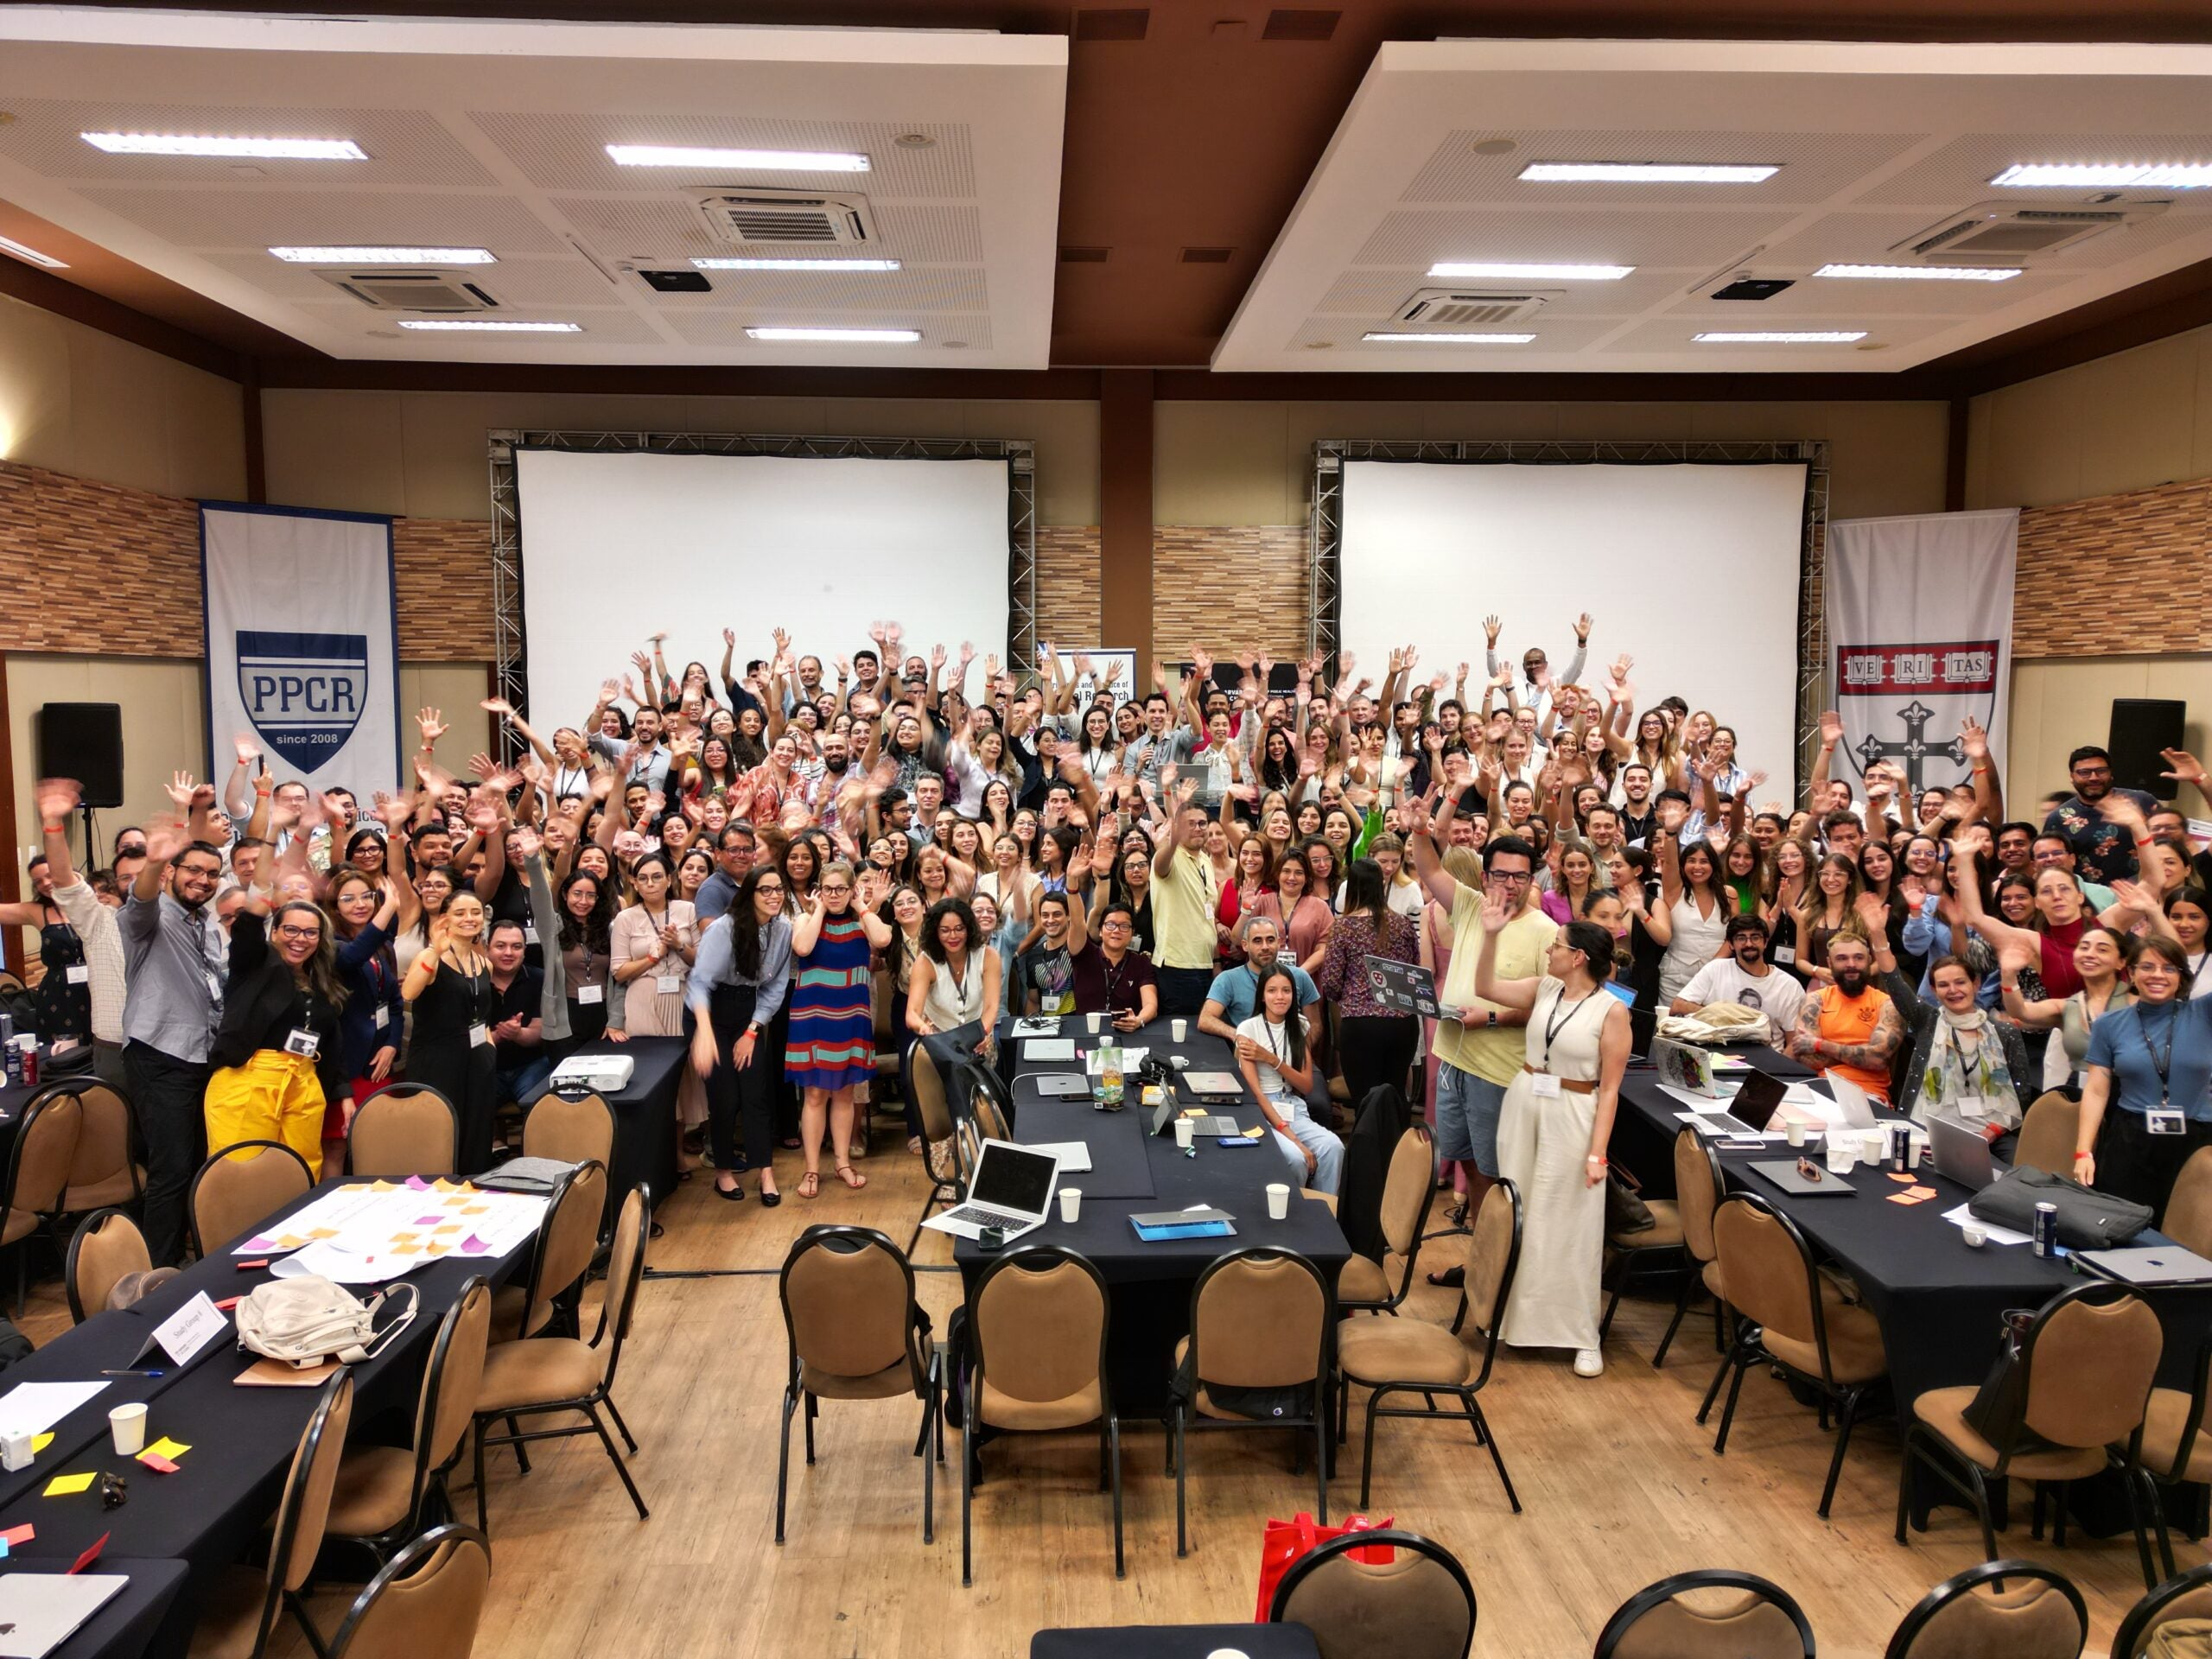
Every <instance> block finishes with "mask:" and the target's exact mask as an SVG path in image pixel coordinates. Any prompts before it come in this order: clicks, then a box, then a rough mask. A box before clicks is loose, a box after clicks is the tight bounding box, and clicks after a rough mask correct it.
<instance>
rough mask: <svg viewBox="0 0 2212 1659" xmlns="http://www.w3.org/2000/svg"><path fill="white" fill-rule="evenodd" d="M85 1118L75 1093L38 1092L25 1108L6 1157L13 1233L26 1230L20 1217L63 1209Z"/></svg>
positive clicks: (45, 1214)
mask: <svg viewBox="0 0 2212 1659" xmlns="http://www.w3.org/2000/svg"><path fill="white" fill-rule="evenodd" d="M84 1121H85V1113H84V1108H83V1106H82V1104H81V1103H79V1101H78V1099H77V1097H76V1096H74V1095H70V1094H63V1093H60V1092H58V1091H57V1092H55V1093H54V1094H42V1095H39V1096H35V1097H34V1098H33V1099H32V1101H31V1103H30V1104H29V1105H28V1106H26V1107H24V1108H23V1117H22V1122H21V1123H20V1124H18V1125H17V1126H16V1144H15V1147H14V1149H13V1150H12V1151H11V1152H10V1154H9V1156H8V1192H7V1210H8V1217H7V1219H8V1221H9V1222H10V1224H11V1225H10V1227H9V1236H10V1237H14V1236H17V1235H18V1233H19V1231H20V1230H22V1223H21V1220H20V1217H24V1216H50V1215H54V1214H55V1213H57V1212H58V1211H60V1208H61V1194H62V1192H64V1191H65V1190H66V1189H67V1186H68V1185H69V1171H70V1169H71V1167H72V1166H73V1165H74V1164H75V1162H76V1160H77V1141H78V1139H79V1134H80V1132H81V1130H82V1128H83V1125H84Z"/></svg>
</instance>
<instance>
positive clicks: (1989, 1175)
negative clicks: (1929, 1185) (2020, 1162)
mask: <svg viewBox="0 0 2212 1659" xmlns="http://www.w3.org/2000/svg"><path fill="white" fill-rule="evenodd" d="M1928 1139H1929V1144H1930V1145H1932V1146H1933V1147H1935V1148H1936V1173H1937V1174H1938V1175H1942V1176H1947V1177H1948V1178H1949V1179H1952V1180H1955V1181H1956V1182H1957V1183H1958V1184H1959V1185H1961V1186H1963V1187H1967V1188H1968V1189H1970V1190H1971V1191H1973V1192H1980V1191H1981V1189H1982V1188H1983V1187H1985V1186H1987V1185H1989V1184H1990V1183H1991V1182H1992V1181H1993V1180H1995V1179H1997V1160H1995V1159H1994V1158H1992V1157H1991V1156H1990V1155H1989V1142H1988V1141H1986V1140H1985V1139H1983V1137H1982V1133H1981V1131H1980V1129H1977V1128H1974V1125H1973V1124H1971V1123H1967V1122H1961V1120H1960V1119H1958V1118H1955V1117H1931V1118H1929V1120H1928Z"/></svg>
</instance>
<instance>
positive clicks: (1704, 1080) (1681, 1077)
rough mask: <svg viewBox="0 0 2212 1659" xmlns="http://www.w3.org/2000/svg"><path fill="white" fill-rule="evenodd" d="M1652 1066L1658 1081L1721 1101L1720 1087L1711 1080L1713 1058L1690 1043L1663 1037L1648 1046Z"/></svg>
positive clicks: (1708, 1098)
mask: <svg viewBox="0 0 2212 1659" xmlns="http://www.w3.org/2000/svg"><path fill="white" fill-rule="evenodd" d="M1651 1063H1652V1065H1655V1066H1656V1067H1658V1069H1659V1080H1660V1081H1661V1082H1662V1083H1670V1084H1674V1086H1675V1088H1677V1089H1680V1090H1685V1091H1686V1092H1688V1093H1689V1094H1693V1095H1703V1096H1705V1097H1706V1098H1707V1100H1718V1099H1719V1098H1720V1085H1719V1084H1717V1083H1715V1082H1714V1081H1713V1056H1712V1055H1710V1054H1708V1053H1707V1052H1705V1050H1703V1049H1701V1048H1699V1047H1697V1046H1695V1045H1694V1044H1691V1043H1678V1042H1676V1041H1675V1039H1673V1038H1671V1037H1662V1038H1660V1039H1658V1040H1657V1041H1656V1042H1655V1043H1654V1044H1652V1046H1651Z"/></svg>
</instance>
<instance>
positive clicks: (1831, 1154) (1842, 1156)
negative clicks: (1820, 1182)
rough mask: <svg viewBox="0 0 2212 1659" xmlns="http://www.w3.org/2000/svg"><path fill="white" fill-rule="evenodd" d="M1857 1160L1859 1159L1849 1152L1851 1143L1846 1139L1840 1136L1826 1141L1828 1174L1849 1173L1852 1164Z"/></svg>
mask: <svg viewBox="0 0 2212 1659" xmlns="http://www.w3.org/2000/svg"><path fill="white" fill-rule="evenodd" d="M1858 1161H1859V1160H1857V1159H1856V1158H1854V1157H1853V1156H1852V1154H1851V1145H1850V1143H1849V1142H1848V1141H1845V1140H1843V1139H1842V1138H1841V1137H1840V1136H1838V1137H1835V1138H1834V1139H1831V1140H1830V1141H1828V1173H1829V1174H1831V1175H1848V1174H1850V1173H1851V1166H1852V1165H1853V1164H1855V1163H1857V1162H1858Z"/></svg>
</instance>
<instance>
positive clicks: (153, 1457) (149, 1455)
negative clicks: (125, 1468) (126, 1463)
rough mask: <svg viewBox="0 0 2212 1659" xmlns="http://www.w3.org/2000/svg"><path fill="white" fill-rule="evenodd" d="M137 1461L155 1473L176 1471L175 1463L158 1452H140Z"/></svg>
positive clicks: (163, 1473)
mask: <svg viewBox="0 0 2212 1659" xmlns="http://www.w3.org/2000/svg"><path fill="white" fill-rule="evenodd" d="M138 1461H139V1462H141V1463H143V1464H144V1465H146V1466H147V1467H148V1468H149V1469H151V1470H152V1471H154V1472H155V1473H156V1474H157V1475H173V1474H175V1473H176V1465H175V1464H173V1463H171V1462H170V1461H169V1460H168V1459H167V1458H165V1457H163V1456H162V1455H161V1453H160V1452H140V1453H139V1454H138Z"/></svg>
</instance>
